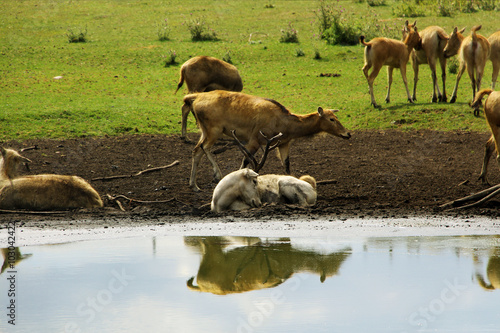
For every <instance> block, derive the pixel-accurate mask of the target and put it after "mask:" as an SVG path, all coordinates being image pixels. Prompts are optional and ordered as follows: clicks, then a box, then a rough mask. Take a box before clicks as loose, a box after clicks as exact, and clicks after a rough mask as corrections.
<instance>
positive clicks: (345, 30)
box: [315, 1, 360, 45]
mask: <svg viewBox="0 0 500 333" xmlns="http://www.w3.org/2000/svg"><path fill="white" fill-rule="evenodd" d="M344 13H345V9H344V8H342V7H338V8H337V7H334V6H332V5H328V4H327V3H326V2H325V1H321V2H320V4H319V9H318V10H317V11H315V14H316V17H317V18H318V26H319V32H320V36H321V39H324V40H326V42H327V43H328V44H333V45H337V44H340V45H356V44H357V43H358V42H359V35H360V29H359V27H358V25H357V24H356V22H349V21H348V20H347V19H346V18H344V17H343V15H344Z"/></svg>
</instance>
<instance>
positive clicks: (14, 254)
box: [0, 247, 32, 274]
mask: <svg viewBox="0 0 500 333" xmlns="http://www.w3.org/2000/svg"><path fill="white" fill-rule="evenodd" d="M1 250H2V257H3V264H2V270H1V271H0V274H2V273H3V272H4V271H5V270H6V269H8V268H10V269H12V268H13V266H17V264H19V263H20V262H21V261H22V260H24V259H27V258H29V257H31V256H32V254H21V251H20V250H19V248H18V247H11V248H10V250H9V248H8V247H6V248H2V249H1ZM11 265H12V266H11Z"/></svg>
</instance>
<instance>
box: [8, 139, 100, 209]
mask: <svg viewBox="0 0 500 333" xmlns="http://www.w3.org/2000/svg"><path fill="white" fill-rule="evenodd" d="M0 151H1V154H2V163H1V164H0V208H1V209H34V210H53V209H67V208H93V207H102V206H103V203H102V200H101V198H100V197H99V194H98V193H97V192H96V190H94V189H93V188H92V186H90V185H89V184H88V183H87V182H86V181H85V180H83V179H82V178H80V177H77V176H64V175H51V174H43V175H33V176H18V170H19V166H20V164H22V163H25V162H29V159H27V158H25V157H23V156H21V155H20V154H19V153H18V152H16V151H14V150H12V149H4V148H0Z"/></svg>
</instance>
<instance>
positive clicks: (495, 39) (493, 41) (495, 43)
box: [488, 31, 500, 90]
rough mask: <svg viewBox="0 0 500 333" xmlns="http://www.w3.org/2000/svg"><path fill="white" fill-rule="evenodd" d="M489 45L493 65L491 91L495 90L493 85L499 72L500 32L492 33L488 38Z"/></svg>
mask: <svg viewBox="0 0 500 333" xmlns="http://www.w3.org/2000/svg"><path fill="white" fill-rule="evenodd" d="M488 42H489V43H490V46H491V50H490V60H491V62H492V64H493V73H492V74H491V89H493V90H495V84H496V82H497V78H498V71H499V70H500V31H497V32H495V33H493V34H492V35H491V36H490V37H488Z"/></svg>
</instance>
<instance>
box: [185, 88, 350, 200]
mask: <svg viewBox="0 0 500 333" xmlns="http://www.w3.org/2000/svg"><path fill="white" fill-rule="evenodd" d="M182 108H183V112H184V110H188V111H189V112H192V113H193V114H194V115H195V117H196V120H197V123H198V126H199V128H200V130H201V136H200V139H199V141H198V143H197V144H196V146H195V148H194V150H193V161H192V169H191V177H190V181H189V184H190V186H191V187H192V188H193V189H194V190H195V191H199V190H200V189H199V187H198V185H197V184H196V173H197V169H198V165H199V163H200V160H201V158H202V157H203V155H206V156H207V158H208V159H209V161H210V163H211V164H212V167H213V170H214V174H215V178H216V179H217V180H220V179H221V178H222V177H221V176H222V175H221V171H220V169H219V166H218V165H217V162H216V161H215V158H214V156H213V154H212V153H211V152H210V151H209V149H210V148H211V147H212V146H213V145H214V143H215V142H216V141H217V140H218V139H219V138H221V137H222V136H223V135H228V136H230V135H231V130H235V132H236V135H237V136H238V138H239V139H240V141H244V142H246V144H245V148H246V149H247V150H248V151H249V153H250V155H254V154H255V153H256V152H257V150H258V149H259V148H260V147H261V146H262V145H264V144H265V143H266V142H265V139H264V138H263V137H262V136H261V135H260V132H262V133H264V134H265V135H266V136H274V135H276V134H277V133H282V136H281V137H280V142H279V144H278V145H277V149H278V153H279V157H280V159H281V162H282V164H283V166H284V167H285V170H286V173H287V174H290V159H289V151H290V144H291V142H292V140H294V139H298V138H301V137H304V136H310V135H314V134H317V133H321V132H326V133H329V134H331V135H335V136H338V137H341V138H344V139H349V138H350V137H351V134H350V133H349V131H347V130H346V129H345V128H344V126H342V124H341V123H340V121H339V120H338V119H337V117H336V115H335V112H336V110H324V109H323V108H321V107H319V108H318V111H317V112H313V113H310V114H306V115H297V114H292V113H291V112H290V111H288V110H287V109H286V108H285V107H284V106H283V105H281V104H280V103H278V102H276V101H274V100H270V99H265V98H261V97H256V96H251V95H247V94H243V93H238V92H230V91H221V90H216V91H211V92H207V93H197V94H190V95H187V96H185V97H184V105H183V106H182ZM245 160H246V159H245ZM246 163H247V161H246V162H245V161H244V163H243V165H242V166H243V167H244V166H245V165H246Z"/></svg>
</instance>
